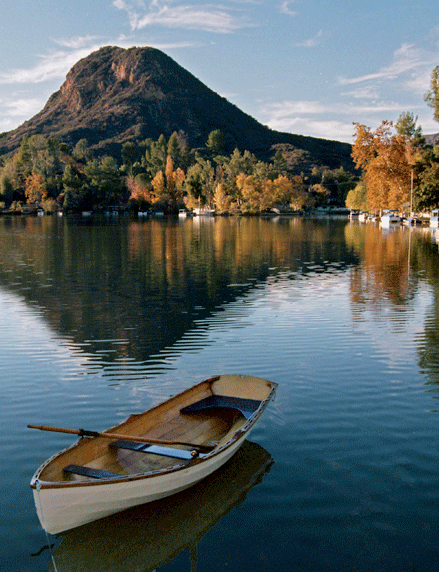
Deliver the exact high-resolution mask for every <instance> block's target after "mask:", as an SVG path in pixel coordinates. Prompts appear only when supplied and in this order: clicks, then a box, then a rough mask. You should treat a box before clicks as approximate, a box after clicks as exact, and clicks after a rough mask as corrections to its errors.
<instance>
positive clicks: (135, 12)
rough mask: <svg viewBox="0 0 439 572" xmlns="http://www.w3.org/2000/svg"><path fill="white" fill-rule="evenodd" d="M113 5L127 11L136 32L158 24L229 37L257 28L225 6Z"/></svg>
mask: <svg viewBox="0 0 439 572" xmlns="http://www.w3.org/2000/svg"><path fill="white" fill-rule="evenodd" d="M246 3H247V2H246ZM113 5H114V6H115V7H116V8H118V9H119V10H125V11H126V12H127V14H128V17H129V21H130V25H131V29H132V30H140V29H143V28H146V27H148V26H154V25H155V26H164V27H166V28H182V29H186V30H202V31H206V32H217V33H222V34H227V33H231V32H234V31H236V30H239V29H241V28H247V27H251V26H254V24H253V23H252V22H251V21H250V20H249V19H248V18H247V17H246V16H242V15H241V14H240V15H236V13H235V11H234V10H233V9H232V8H229V9H228V8H227V7H226V6H224V5H221V6H215V5H211V4H205V5H204V6H200V7H197V6H194V5H188V4H183V5H175V2H173V1H172V0H167V1H166V0H151V1H150V2H149V5H148V7H146V6H144V4H143V3H142V2H133V1H132V0H131V1H127V0H114V1H113Z"/></svg>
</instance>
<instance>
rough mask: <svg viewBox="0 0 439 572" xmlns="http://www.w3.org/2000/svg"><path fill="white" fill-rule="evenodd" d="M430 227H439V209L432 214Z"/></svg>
mask: <svg viewBox="0 0 439 572" xmlns="http://www.w3.org/2000/svg"><path fill="white" fill-rule="evenodd" d="M430 227H431V228H438V227H439V209H435V210H434V211H432V212H431V217H430Z"/></svg>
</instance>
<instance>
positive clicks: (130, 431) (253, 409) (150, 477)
mask: <svg viewBox="0 0 439 572" xmlns="http://www.w3.org/2000/svg"><path fill="white" fill-rule="evenodd" d="M276 387H277V384H276V383H272V382H270V381H267V380H266V379H262V378H259V377H252V376H247V375H218V376H216V377H212V378H210V379H207V380H206V381H203V382H201V383H198V384H196V385H194V386H193V387H192V388H190V389H187V390H186V391H183V392H182V393H180V394H178V395H175V396H174V397H171V398H170V399H168V400H167V401H165V402H163V403H161V404H160V405H157V406H155V407H153V408H152V409H149V410H147V411H145V412H143V413H139V414H134V415H131V417H129V418H128V419H127V420H126V421H124V422H122V423H120V424H119V425H116V426H115V427H112V428H110V429H108V430H107V431H104V432H101V433H98V432H95V431H85V430H83V429H79V430H78V429H64V428H59V427H47V426H35V425H29V427H31V428H33V429H41V430H43V431H58V432H63V433H71V434H74V435H79V436H80V437H81V439H80V440H79V441H77V442H76V443H75V444H74V445H72V446H71V447H69V448H67V449H65V450H64V451H61V452H60V453H58V454H56V455H54V456H52V457H51V458H50V459H48V460H47V461H46V462H44V463H43V464H42V465H41V467H40V468H39V469H38V470H37V471H36V473H35V474H34V476H33V477H32V481H31V487H32V489H33V493H34V500H35V507H36V510H37V514H38V517H39V519H40V522H41V526H42V527H43V528H44V529H45V530H46V531H47V532H49V533H50V534H56V533H58V532H62V531H64V530H69V529H71V528H75V527H77V526H80V525H82V524H85V523H87V522H92V521H94V520H98V519H100V518H103V517H105V516H108V515H110V514H114V513H117V512H120V511H122V510H124V509H126V508H130V507H133V506H137V505H140V504H144V503H148V502H152V501H155V500H158V499H161V498H165V497H168V496H170V495H173V494H175V493H178V492H179V491H182V490H184V489H186V488H188V487H191V486H192V485H194V484H195V483H197V482H199V481H201V480H202V479H204V478H205V477H207V476H208V475H210V474H211V473H213V472H214V471H216V469H218V468H219V467H221V466H222V465H224V463H226V462H227V461H228V460H229V459H230V458H231V457H232V455H233V454H234V453H235V452H236V451H237V450H238V449H239V448H240V447H241V445H242V444H243V443H244V441H245V440H246V438H247V437H248V435H249V433H250V431H251V430H252V429H253V427H254V425H255V423H256V422H257V420H258V419H259V417H260V416H261V414H262V413H263V411H264V410H265V409H266V407H267V405H268V404H269V402H270V400H271V399H272V398H273V397H274V394H275V391H276Z"/></svg>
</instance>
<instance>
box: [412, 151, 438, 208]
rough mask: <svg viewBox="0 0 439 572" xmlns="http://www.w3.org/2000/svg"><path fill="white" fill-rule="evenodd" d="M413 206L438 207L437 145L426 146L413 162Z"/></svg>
mask: <svg viewBox="0 0 439 572" xmlns="http://www.w3.org/2000/svg"><path fill="white" fill-rule="evenodd" d="M414 170H415V173H416V189H415V193H414V202H415V207H416V208H417V209H419V210H422V209H434V208H439V147H438V146H434V147H427V148H426V149H424V150H423V152H422V153H421V154H418V155H417V157H416V162H415V164H414Z"/></svg>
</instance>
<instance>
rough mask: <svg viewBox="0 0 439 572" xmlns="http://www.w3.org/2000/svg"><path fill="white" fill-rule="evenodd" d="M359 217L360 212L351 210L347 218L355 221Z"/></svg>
mask: <svg viewBox="0 0 439 572" xmlns="http://www.w3.org/2000/svg"><path fill="white" fill-rule="evenodd" d="M359 216H360V211H359V210H357V209H352V210H351V212H350V213H349V218H350V219H351V220H354V219H357V218H358V217H359Z"/></svg>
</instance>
